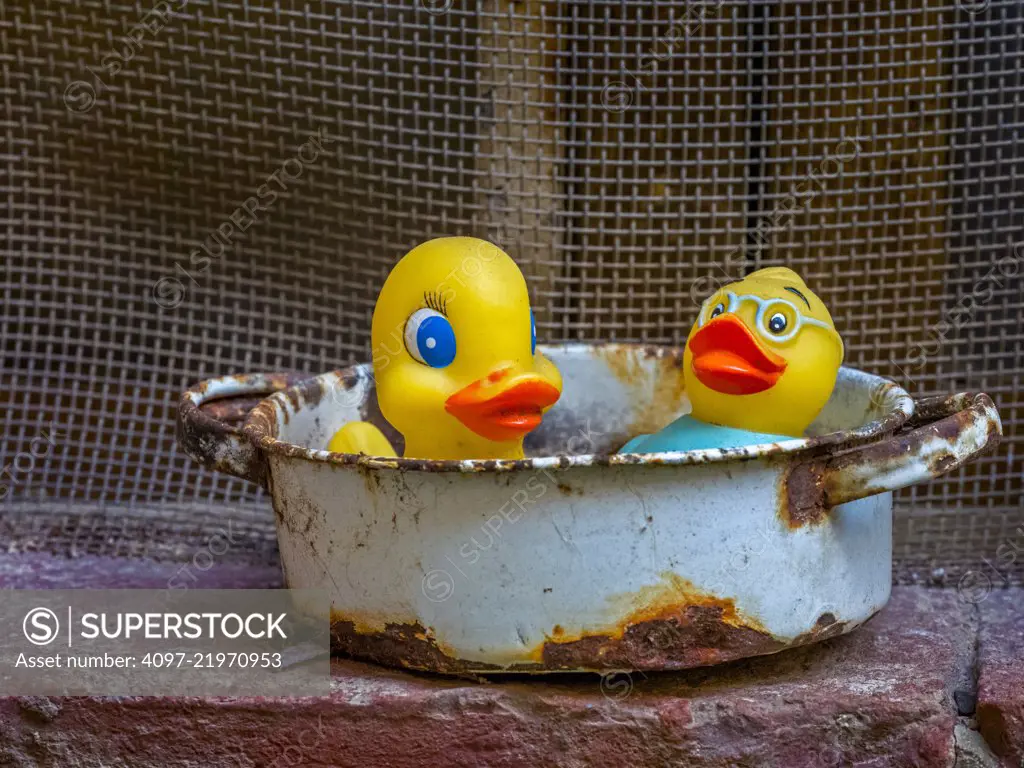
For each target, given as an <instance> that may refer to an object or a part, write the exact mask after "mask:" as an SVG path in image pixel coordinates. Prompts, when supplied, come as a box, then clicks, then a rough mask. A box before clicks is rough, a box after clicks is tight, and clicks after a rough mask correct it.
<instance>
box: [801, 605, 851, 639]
mask: <svg viewBox="0 0 1024 768" xmlns="http://www.w3.org/2000/svg"><path fill="white" fill-rule="evenodd" d="M850 628H851V627H850V623H849V622H847V621H839V620H838V619H837V618H836V616H835V614H833V613H831V612H826V613H823V614H821V616H819V617H818V620H817V621H816V622H815V623H814V626H813V627H811V630H810V631H809V632H804V633H803V634H801V635H797V636H796V637H795V638H793V641H792V642H791V643H790V645H791V646H793V647H796V646H798V645H809V644H811V643H820V642H821V641H822V640H829V639H831V638H833V637H839V635H842V634H845V633H846V632H848V631H849V630H850Z"/></svg>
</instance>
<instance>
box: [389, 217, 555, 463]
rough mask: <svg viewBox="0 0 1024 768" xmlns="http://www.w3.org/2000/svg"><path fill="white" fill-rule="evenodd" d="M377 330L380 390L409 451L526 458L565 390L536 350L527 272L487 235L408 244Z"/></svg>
mask: <svg viewBox="0 0 1024 768" xmlns="http://www.w3.org/2000/svg"><path fill="white" fill-rule="evenodd" d="M371 335H372V343H373V362H374V375H375V377H376V380H377V399H378V402H379V404H380V409H381V413H383V414H384V417H385V418H386V419H387V420H388V421H389V422H390V423H391V424H392V425H393V426H394V427H395V429H397V430H398V431H399V432H401V433H402V435H403V436H404V437H405V452H404V455H405V457H406V458H417V459H497V458H501V459H518V458H522V457H523V438H524V437H525V436H526V434H527V433H528V432H530V431H531V430H533V429H535V428H536V427H537V426H538V425H539V424H540V422H541V417H542V415H543V413H544V412H545V411H546V410H547V409H549V408H550V407H551V406H552V405H554V403H555V401H556V400H558V398H559V396H560V394H561V391H562V378H561V376H560V375H559V373H558V370H557V369H556V368H555V366H554V364H552V363H551V362H550V361H549V360H548V359H547V358H546V357H544V356H543V355H541V354H540V353H539V352H537V334H536V326H535V324H534V321H533V313H532V311H531V310H530V298H529V295H528V293H527V289H526V280H525V279H524V278H523V274H522V272H520V270H519V267H517V266H516V263H515V262H514V261H512V259H511V258H510V257H509V256H508V255H507V254H506V253H505V252H504V251H502V250H501V249H500V248H498V247H497V246H496V245H493V244H492V243H489V242H487V241H485V240H478V239H476V238H472V237H444V238H438V239H436V240H430V241H428V242H426V243H423V244H422V245H419V246H417V247H416V248H414V249H412V250H411V251H409V253H407V254H406V255H405V256H404V257H403V258H402V260H401V261H399V262H398V264H397V265H396V266H395V268H394V269H393V270H392V271H391V274H390V275H388V278H387V281H386V282H385V283H384V287H383V288H382V289H381V292H380V295H379V296H378V297H377V304H376V306H375V307H374V312H373V329H372V334H371Z"/></svg>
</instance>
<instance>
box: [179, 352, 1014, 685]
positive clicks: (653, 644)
mask: <svg viewBox="0 0 1024 768" xmlns="http://www.w3.org/2000/svg"><path fill="white" fill-rule="evenodd" d="M547 353H548V354H549V355H550V357H551V358H552V359H553V360H554V361H555V363H556V364H557V365H558V366H559V368H560V369H561V371H562V374H563V377H564V393H563V396H562V399H561V401H560V402H559V403H558V405H557V406H556V407H555V408H554V409H553V410H552V411H551V412H550V414H549V415H548V416H547V418H546V419H545V421H544V424H543V426H542V427H541V428H540V429H539V430H537V432H536V433H534V434H533V435H531V437H530V440H529V441H528V445H527V448H528V453H529V455H531V456H535V457H537V458H529V459H526V460H524V461H515V462H504V461H463V462H436V461H421V460H406V459H382V458H372V457H365V456H353V455H348V454H335V453H329V452H327V451H323V450H318V449H317V448H318V446H323V445H325V444H326V443H327V441H328V439H329V437H330V435H332V434H333V433H334V431H335V430H336V429H338V428H339V427H340V426H341V425H342V424H343V423H345V422H346V421H349V420H352V419H369V420H372V421H375V422H376V423H378V424H380V425H381V426H383V427H385V428H386V425H385V424H383V423H382V419H381V417H380V415H379V412H378V411H377V408H376V400H375V396H374V384H373V378H372V375H371V371H370V369H369V367H368V366H357V367H354V368H349V369H346V370H343V371H338V372H333V373H328V374H324V375H322V376H318V377H316V378H312V379H307V380H304V381H298V380H296V379H294V378H293V377H287V376H284V375H251V376H234V377H226V378H222V379H214V380H211V381H207V382H204V383H203V384H201V385H199V386H197V387H196V388H194V389H191V390H189V391H188V392H186V393H185V394H184V395H183V397H182V402H181V408H180V412H179V439H180V441H181V443H182V445H183V447H184V449H185V451H186V452H187V453H188V454H189V455H190V456H192V457H193V458H195V459H196V460H198V461H200V462H202V463H203V464H205V465H207V466H212V467H216V468H218V469H220V470H222V471H226V472H230V473H232V474H235V475H238V476H240V477H245V478H248V479H250V480H252V481H254V482H258V483H261V484H262V485H264V486H265V487H266V488H267V489H268V490H269V492H270V493H271V494H272V496H273V504H274V509H275V511H276V515H277V521H278V536H279V540H280V549H281V559H282V562H283V565H284V571H285V577H286V580H287V583H288V585H289V586H291V587H305V588H324V589H328V590H329V591H330V592H331V594H332V596H333V608H332V617H331V618H332V635H333V640H334V647H335V649H336V650H338V651H341V652H344V653H348V654H351V655H352V656H355V657H358V658H362V659H368V660H372V661H377V662H381V663H384V664H389V665H394V666H402V667H409V668H415V669H423V670H432V671H436V672H444V673H453V674H465V673H474V672H476V673H480V672H546V671H555V670H609V669H614V670H624V669H678V668H687V667H694V666H702V665H708V664H716V663H719V662H724V661H728V660H730V659H736V658H741V657H746V656H754V655H758V654H765V653H773V652H776V651H779V650H782V649H784V648H787V647H791V646H795V645H801V644H804V643H809V642H814V641H816V640H820V639H823V638H827V637H831V636H834V635H837V634H841V633H844V632H848V631H849V630H851V629H852V628H854V627H856V626H857V625H859V624H862V623H863V622H865V621H867V620H868V619H869V618H870V617H871V616H872V615H873V614H874V613H876V612H877V611H878V610H879V609H881V608H882V606H883V605H885V602H886V600H887V599H888V596H889V589H890V580H891V550H892V526H891V513H892V495H891V493H889V491H891V490H893V489H895V488H899V487H903V486H906V485H910V484H913V483H917V482H921V481H924V480H927V479H929V478H931V477H935V476H937V475H940V474H943V473H945V472H948V471H950V470H953V469H955V468H956V467H958V466H960V465H961V464H963V463H964V462H966V461H968V460H969V459H971V458H972V457H974V456H976V455H978V454H979V453H981V452H983V451H985V450H987V449H989V448H991V447H992V446H994V444H995V443H996V442H997V441H998V438H999V435H1000V430H1001V426H1000V421H999V415H998V413H997V412H996V410H995V408H994V407H993V405H992V403H991V401H990V400H989V398H988V397H987V396H985V395H977V396H971V395H954V396H952V397H949V398H945V399H938V400H929V401H921V402H919V403H917V407H916V409H915V403H914V401H913V400H912V399H911V398H910V396H909V395H908V394H907V393H906V392H904V391H903V390H902V389H900V388H899V387H897V386H896V385H895V384H893V383H891V382H888V381H885V380H883V379H880V378H878V377H875V376H871V375H868V374H865V373H862V372H859V371H856V370H852V369H843V370H842V371H841V373H840V376H839V381H838V384H837V387H836V391H835V394H834V395H833V397H832V399H831V401H830V402H829V404H828V405H827V406H826V408H825V410H824V411H823V413H822V414H821V416H820V418H819V419H818V421H817V422H816V423H815V425H814V426H813V427H812V432H813V435H814V436H811V437H808V438H806V439H799V440H791V441H787V442H783V443H774V444H769V445H761V446H751V447H748V448H743V449H732V450H724V451H717V450H711V451H691V452H686V453H664V454H656V455H646V456H637V455H615V454H614V453H613V452H614V451H615V450H616V449H617V448H619V447H620V446H621V445H623V444H624V443H625V441H626V440H627V439H628V438H630V437H632V436H633V435H635V434H638V433H641V432H649V431H653V430H656V429H658V428H659V427H661V426H663V425H664V424H667V423H668V422H669V421H671V420H672V419H673V418H675V417H676V416H677V415H679V414H681V413H683V412H685V411H686V410H687V405H686V400H685V396H684V392H683V383H682V382H683V378H682V371H681V370H680V365H681V352H680V351H679V350H673V349H660V348H645V347H638V346H629V345H601V346H589V345H573V346H563V347H551V348H548V350H547ZM276 390H282V391H277V392H276V394H273V395H271V396H269V397H266V399H263V400H260V398H261V397H263V396H265V395H267V394H268V393H270V392H274V391H276ZM250 409H251V410H250ZM243 417H244V425H243V424H242V419H243Z"/></svg>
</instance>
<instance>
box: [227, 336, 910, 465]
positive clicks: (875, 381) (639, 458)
mask: <svg viewBox="0 0 1024 768" xmlns="http://www.w3.org/2000/svg"><path fill="white" fill-rule="evenodd" d="M540 349H541V351H542V352H545V353H546V354H547V353H557V354H561V355H576V354H578V355H588V356H592V355H593V354H594V353H595V352H600V353H603V354H609V353H619V352H628V353H633V354H635V353H637V352H639V353H642V354H643V355H644V356H646V357H648V358H653V359H665V358H671V359H672V360H674V361H676V360H678V361H681V359H682V347H673V346H656V345H645V344H628V343H597V344H588V343H574V344H550V345H540ZM841 371H842V372H843V374H844V375H845V376H849V377H853V378H863V379H864V381H865V383H866V384H869V385H870V386H872V387H874V388H875V389H874V390H873V394H872V397H873V398H874V397H878V398H880V399H879V400H878V402H879V404H880V406H882V407H883V408H884V409H885V415H883V416H882V417H880V418H878V419H875V420H874V421H871V422H868V423H867V424H864V425H862V426H860V427H857V428H856V429H846V430H836V431H834V432H829V433H826V434H823V435H818V436H815V437H804V438H793V439H792V440H783V441H779V442H773V443H760V444H757V445H747V446H742V447H739V448H709V449H700V450H690V451H665V452H661V453H643V454H638V453H613V454H607V453H590V454H580V455H571V454H556V455H554V456H536V457H528V458H524V459H461V460H454V459H444V460H442V459H406V458H394V457H384V456H368V455H366V454H352V453H338V452H335V451H328V450H323V449H317V448H309V447H305V446H301V445H296V444H294V443H289V442H286V441H283V440H279V439H277V437H276V436H275V434H274V433H275V431H276V425H277V423H278V418H277V416H278V413H279V412H280V413H281V414H283V415H284V418H285V419H287V418H289V417H290V415H291V413H295V412H297V411H298V410H299V409H301V408H303V407H315V406H316V405H317V404H319V403H320V402H321V401H322V400H324V399H325V392H326V390H327V384H328V383H330V384H331V389H332V391H336V387H335V386H334V384H335V383H340V384H341V385H342V386H343V387H344V388H345V390H351V389H353V388H355V387H358V386H360V385H361V384H362V383H363V382H365V381H367V380H368V379H372V377H373V373H372V366H371V365H370V364H368V363H360V364H356V365H351V366H348V367H345V368H339V369H337V370H334V371H329V372H327V373H322V374H320V375H318V376H313V377H310V378H307V379H303V380H302V381H300V382H298V383H296V384H293V385H292V386H290V387H287V388H286V389H282V390H281V391H279V392H275V393H274V394H272V395H270V396H268V397H266V398H264V399H263V400H261V401H260V402H259V404H258V405H256V407H255V408H253V410H252V411H250V413H249V415H248V416H247V417H246V419H245V423H244V424H243V426H242V428H241V431H242V433H243V434H244V435H245V436H246V438H248V440H249V441H251V442H252V444H253V445H254V446H255V447H256V448H258V449H262V450H264V451H266V452H267V453H268V454H270V455H273V456H277V457H282V458H293V459H303V460H306V461H312V462H315V463H319V464H331V465H335V466H344V467H354V468H361V469H370V470H401V471H411V472H458V473H462V474H477V473H490V472H523V471H543V470H565V469H570V468H576V467H619V466H641V467H655V466H660V467H672V466H690V465H698V464H719V463H727V462H741V461H751V460H757V459H770V458H776V457H780V456H785V457H788V456H793V455H805V454H814V455H817V454H820V453H825V452H834V451H833V450H832V449H836V448H840V449H842V450H844V451H845V450H847V449H850V448H855V447H858V446H861V445H864V444H865V443H868V442H873V441H875V440H879V439H882V438H884V437H888V436H889V435H891V434H893V433H895V432H896V431H898V430H899V429H900V428H902V427H903V425H904V424H905V423H906V422H907V421H908V420H909V419H910V418H911V417H912V416H913V414H914V400H913V398H912V397H911V396H910V395H909V394H908V393H907V392H906V390H904V389H903V388H902V387H900V386H899V385H898V384H896V383H895V382H893V381H890V380H888V379H885V378H883V377H881V376H876V375H874V374H871V373H867V372H865V371H861V370H858V369H856V368H850V367H847V366H843V367H842V368H841ZM332 380H333V381H332Z"/></svg>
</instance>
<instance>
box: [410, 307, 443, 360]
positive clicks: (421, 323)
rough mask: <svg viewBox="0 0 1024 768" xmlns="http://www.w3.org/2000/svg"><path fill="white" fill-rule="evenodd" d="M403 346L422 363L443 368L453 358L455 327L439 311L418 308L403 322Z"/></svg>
mask: <svg viewBox="0 0 1024 768" xmlns="http://www.w3.org/2000/svg"><path fill="white" fill-rule="evenodd" d="M405 348H406V349H407V350H409V354H410V355H412V356H413V357H414V358H416V359H417V360H419V361H420V362H421V363H423V364H424V365H429V366H430V367H431V368H444V367H445V366H447V365H450V364H451V362H452V360H454V359H455V329H454V328H452V324H451V323H450V322H449V321H448V318H447V317H445V316H444V315H442V314H441V313H440V312H435V311H434V310H432V309H418V310H416V311H415V312H413V313H412V314H411V315H409V319H408V320H406V322H405Z"/></svg>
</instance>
